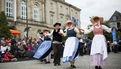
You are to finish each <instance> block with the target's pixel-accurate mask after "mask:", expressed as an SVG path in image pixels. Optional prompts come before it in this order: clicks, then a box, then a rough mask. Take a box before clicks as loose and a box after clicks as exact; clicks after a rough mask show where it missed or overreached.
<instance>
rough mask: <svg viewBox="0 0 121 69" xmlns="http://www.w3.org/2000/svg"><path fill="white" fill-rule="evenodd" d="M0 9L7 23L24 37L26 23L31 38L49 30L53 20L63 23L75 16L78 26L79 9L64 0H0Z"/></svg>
mask: <svg viewBox="0 0 121 69" xmlns="http://www.w3.org/2000/svg"><path fill="white" fill-rule="evenodd" d="M15 1H16V2H15ZM15 6H16V7H15ZM15 8H16V12H15ZM26 9H27V11H26ZM1 11H5V14H6V16H7V19H8V21H9V25H10V26H14V27H15V29H16V30H18V31H20V32H21V37H24V30H25V28H26V24H27V23H28V26H29V28H30V29H29V37H33V38H36V37H37V33H38V32H40V31H42V30H43V29H50V30H51V29H52V28H53V24H54V23H55V22H60V23H61V24H62V25H64V23H65V22H66V21H67V20H69V19H70V18H71V17H75V18H76V19H77V21H78V23H79V25H78V26H80V11H81V9H79V8H77V7H75V6H73V5H71V4H69V3H67V2H65V0H0V12H1ZM15 13H16V14H15ZM15 16H16V17H15ZM15 21H16V22H15Z"/></svg>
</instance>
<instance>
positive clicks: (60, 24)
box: [53, 23, 61, 27]
mask: <svg viewBox="0 0 121 69" xmlns="http://www.w3.org/2000/svg"><path fill="white" fill-rule="evenodd" d="M56 25H59V26H61V23H55V24H54V25H53V26H54V27H55V26H56Z"/></svg>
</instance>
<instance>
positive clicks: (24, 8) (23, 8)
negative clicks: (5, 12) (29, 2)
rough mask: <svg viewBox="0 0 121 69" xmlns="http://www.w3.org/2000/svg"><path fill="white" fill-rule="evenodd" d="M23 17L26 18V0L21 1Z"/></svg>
mask: <svg viewBox="0 0 121 69" xmlns="http://www.w3.org/2000/svg"><path fill="white" fill-rule="evenodd" d="M21 18H22V19H26V2H25V1H24V0H22V2H21Z"/></svg>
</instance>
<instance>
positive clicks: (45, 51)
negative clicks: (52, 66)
mask: <svg viewBox="0 0 121 69" xmlns="http://www.w3.org/2000/svg"><path fill="white" fill-rule="evenodd" d="M51 50H52V47H51V41H44V42H42V44H41V45H40V46H39V48H38V49H37V51H36V53H35V54H34V56H33V57H34V58H36V59H43V58H45V57H47V56H48V55H49V53H50V52H51Z"/></svg>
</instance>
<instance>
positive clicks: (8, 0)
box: [5, 0, 13, 16]
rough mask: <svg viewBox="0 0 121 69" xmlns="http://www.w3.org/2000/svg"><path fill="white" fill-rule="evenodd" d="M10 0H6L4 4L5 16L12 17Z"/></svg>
mask: <svg viewBox="0 0 121 69" xmlns="http://www.w3.org/2000/svg"><path fill="white" fill-rule="evenodd" d="M12 9H13V8H12V0H6V2H5V14H6V15H7V16H12Z"/></svg>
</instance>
